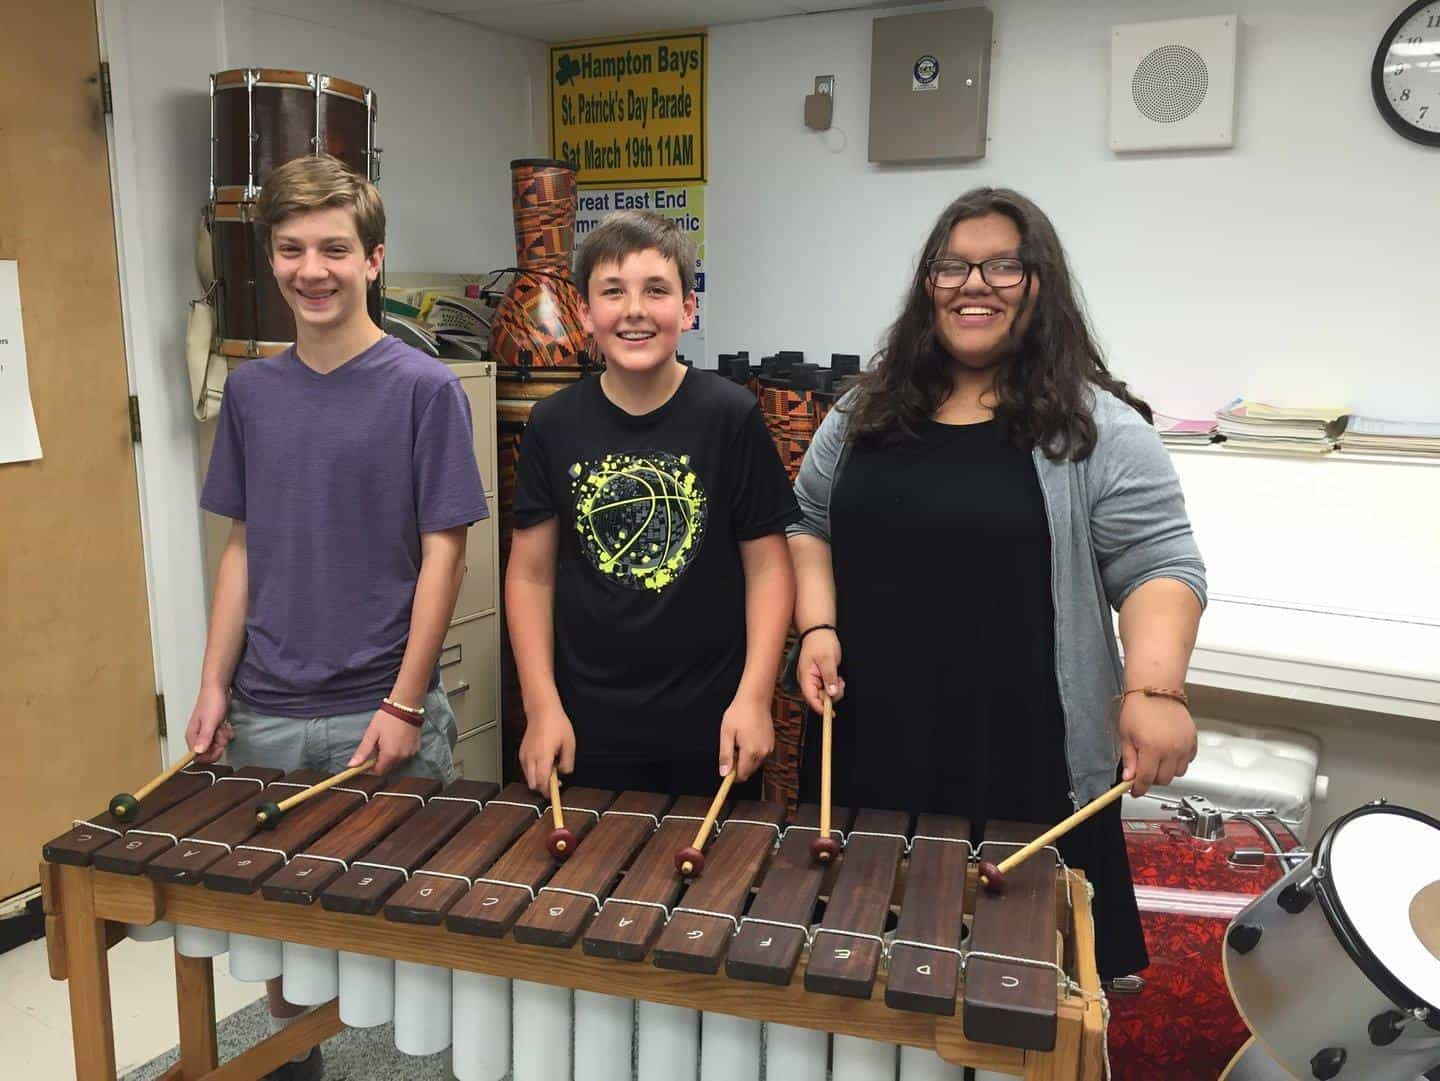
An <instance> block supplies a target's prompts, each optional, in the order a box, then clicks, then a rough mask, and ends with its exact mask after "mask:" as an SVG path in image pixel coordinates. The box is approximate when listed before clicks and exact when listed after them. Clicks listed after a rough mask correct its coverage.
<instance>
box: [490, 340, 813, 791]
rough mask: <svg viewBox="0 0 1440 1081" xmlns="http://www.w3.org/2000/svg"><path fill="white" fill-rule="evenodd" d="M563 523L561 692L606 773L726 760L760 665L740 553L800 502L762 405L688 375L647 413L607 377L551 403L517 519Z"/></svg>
mask: <svg viewBox="0 0 1440 1081" xmlns="http://www.w3.org/2000/svg"><path fill="white" fill-rule="evenodd" d="M552 516H558V517H559V520H560V521H559V533H560V543H559V554H558V566H557V567H556V575H555V683H556V687H557V689H558V690H559V692H560V699H561V701H562V702H563V703H564V705H565V710H566V713H567V714H568V715H569V717H570V721H571V723H572V724H573V725H574V726H575V736H576V742H577V751H578V753H579V755H580V756H581V757H582V758H584V759H586V760H587V761H590V762H598V761H605V760H608V761H646V760H649V761H655V760H658V759H669V758H672V757H675V756H677V755H684V754H694V753H695V751H696V750H697V749H700V750H703V752H704V753H705V754H706V755H707V756H711V757H713V755H714V750H715V745H716V742H717V739H718V734H719V725H720V718H721V715H722V714H723V713H724V712H725V710H726V708H727V707H728V706H729V705H730V702H731V700H732V699H733V698H734V695H735V691H736V689H737V688H738V686H739V684H740V676H741V674H742V672H743V671H744V667H745V574H744V567H743V565H742V564H741V560H740V542H741V541H746V540H753V539H756V538H758V537H763V536H766V535H767V534H771V533H779V532H782V531H783V530H784V528H785V526H787V525H788V524H790V523H791V522H793V521H796V520H798V519H799V517H800V509H799V506H798V505H797V504H796V502H795V496H794V493H793V492H791V490H790V482H789V480H788V479H787V478H786V476H785V469H784V467H783V466H782V465H781V464H780V456H779V454H778V453H777V452H776V450H775V445H774V443H773V442H772V441H771V439H770V436H769V433H768V432H767V431H766V429H765V422H764V420H763V419H762V418H761V416H760V409H759V406H758V405H757V404H756V401H755V398H754V396H753V395H751V394H749V393H748V392H746V391H745V390H744V389H743V388H741V387H738V386H735V385H734V384H732V383H729V382H727V381H725V380H723V379H718V378H716V377H715V376H714V374H713V373H710V372H704V371H696V370H694V369H687V371H686V373H685V377H684V379H683V380H682V382H681V383H680V386H679V388H678V389H677V390H676V391H675V393H674V395H673V396H672V397H671V398H670V400H669V401H668V402H666V403H665V404H664V405H662V406H661V407H660V408H659V409H656V410H655V411H654V412H651V413H647V414H645V415H643V416H632V415H631V414H629V413H626V412H625V411H624V410H622V409H620V408H619V407H618V406H616V405H615V404H614V403H612V402H611V401H610V400H609V399H608V398H607V397H605V394H604V392H603V391H602V390H601V388H600V380H599V379H583V380H581V381H580V382H579V383H577V384H576V385H575V386H573V387H570V388H568V389H566V390H564V391H562V392H560V393H559V394H556V395H555V396H553V397H551V398H549V399H546V400H545V401H542V402H539V403H538V404H537V405H536V406H535V410H534V412H533V413H532V414H531V419H530V424H529V427H527V428H526V430H525V435H524V438H523V439H522V441H521V444H520V460H519V465H518V467H517V473H516V491H515V524H516V526H517V528H522V529H523V528H526V527H528V526H533V525H535V524H537V523H539V522H543V521H545V520H546V519H548V518H550V517H552Z"/></svg>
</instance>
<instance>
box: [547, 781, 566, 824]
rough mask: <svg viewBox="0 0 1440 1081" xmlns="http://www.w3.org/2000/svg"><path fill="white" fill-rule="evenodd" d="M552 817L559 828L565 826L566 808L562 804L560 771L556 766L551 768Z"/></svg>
mask: <svg viewBox="0 0 1440 1081" xmlns="http://www.w3.org/2000/svg"><path fill="white" fill-rule="evenodd" d="M550 817H551V818H552V819H553V820H554V822H555V828H556V829H557V830H563V829H564V828H565V810H564V808H562V807H561V806H560V771H559V770H557V769H555V768H554V767H551V769H550Z"/></svg>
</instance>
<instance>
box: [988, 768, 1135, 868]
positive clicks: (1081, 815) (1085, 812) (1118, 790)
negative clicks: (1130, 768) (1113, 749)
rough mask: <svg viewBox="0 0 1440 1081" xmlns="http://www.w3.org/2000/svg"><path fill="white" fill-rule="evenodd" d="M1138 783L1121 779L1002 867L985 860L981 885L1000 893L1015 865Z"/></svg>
mask: <svg viewBox="0 0 1440 1081" xmlns="http://www.w3.org/2000/svg"><path fill="white" fill-rule="evenodd" d="M1134 783H1135V782H1134V781H1121V782H1120V783H1119V784H1117V785H1116V786H1115V787H1114V788H1112V789H1110V791H1108V792H1106V793H1105V794H1104V795H1103V796H1100V797H1099V798H1098V799H1094V800H1091V801H1090V802H1089V803H1087V804H1086V805H1085V806H1084V807H1081V808H1080V809H1079V810H1078V811H1076V812H1075V813H1074V814H1073V815H1071V816H1070V817H1069V818H1067V819H1065V820H1064V821H1063V822H1059V823H1057V824H1056V825H1054V826H1051V827H1050V828H1049V829H1048V830H1046V831H1045V832H1044V833H1042V834H1041V835H1040V836H1039V837H1036V838H1035V840H1033V841H1031V842H1030V843H1029V844H1028V845H1026V846H1025V847H1024V848H1022V849H1020V850H1019V851H1017V852H1014V853H1012V854H1011V855H1009V856H1006V857H1005V859H1004V860H1002V861H1001V862H1000V865H999V866H998V867H997V866H995V865H994V864H991V863H990V862H989V861H981V863H980V884H981V885H982V886H984V887H985V888H986V889H988V890H991V891H993V892H999V891H1000V890H1003V889H1004V888H1005V876H1006V875H1007V874H1008V873H1009V872H1011V871H1013V870H1015V868H1017V867H1019V866H1020V865H1021V864H1022V863H1024V862H1025V861H1026V860H1028V859H1029V858H1030V857H1031V856H1033V855H1035V853H1036V852H1039V851H1040V850H1041V849H1042V848H1044V847H1045V846H1046V845H1048V844H1051V843H1053V842H1054V841H1056V840H1058V839H1059V838H1061V837H1064V836H1065V834H1067V833H1069V832H1070V831H1071V830H1073V829H1074V828H1075V827H1076V826H1078V825H1080V823H1082V822H1084V821H1086V820H1087V819H1089V818H1093V817H1094V816H1095V815H1097V814H1099V813H1100V812H1101V811H1103V810H1104V809H1105V808H1106V807H1109V806H1110V804H1112V803H1114V802H1115V801H1116V800H1117V799H1119V798H1120V797H1121V796H1123V795H1124V794H1125V793H1126V792H1129V791H1130V787H1131V785H1133V784H1134Z"/></svg>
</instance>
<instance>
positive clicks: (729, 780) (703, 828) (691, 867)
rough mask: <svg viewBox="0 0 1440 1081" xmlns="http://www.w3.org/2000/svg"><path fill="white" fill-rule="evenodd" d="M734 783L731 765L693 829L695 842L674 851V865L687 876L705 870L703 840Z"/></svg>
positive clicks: (708, 833)
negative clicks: (696, 828) (697, 826)
mask: <svg viewBox="0 0 1440 1081" xmlns="http://www.w3.org/2000/svg"><path fill="white" fill-rule="evenodd" d="M734 783H735V770H734V768H733V767H732V768H731V770H730V772H729V773H727V774H725V779H724V780H723V781H721V782H720V791H718V792H716V793H715V799H714V800H713V801H712V802H711V804H710V810H708V811H707V812H705V821H704V822H701V823H700V828H699V829H698V830H696V831H695V843H694V844H692V845H691V846H690V847H689V848H682V849H681V850H680V851H679V852H677V853H675V867H676V869H677V870H678V871H679V872H680V873H681V874H682V875H685V876H686V877H687V878H688V877H689V876H690V875H698V874H699V873H700V872H701V871H703V870H705V854H704V853H703V852H702V851H701V849H702V848H704V847H705V841H706V840H707V839H708V838H709V836H710V830H711V829H713V828H714V826H715V819H716V818H718V817H719V815H720V808H721V807H723V806H724V805H725V797H726V796H728V795H730V786H731V785H733V784H734Z"/></svg>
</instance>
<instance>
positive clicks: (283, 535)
mask: <svg viewBox="0 0 1440 1081" xmlns="http://www.w3.org/2000/svg"><path fill="white" fill-rule="evenodd" d="M256 209H257V216H258V219H259V225H258V231H259V239H260V241H261V243H262V245H263V246H264V248H265V250H266V251H267V252H268V253H269V257H270V263H271V267H272V269H273V270H274V273H275V280H276V282H277V283H278V285H279V287H280V292H281V294H282V295H283V296H284V298H285V302H286V303H287V304H288V305H289V306H290V308H291V310H292V311H293V312H294V313H295V338H296V341H295V345H294V347H292V348H290V349H286V350H285V351H284V352H282V353H279V354H277V355H275V356H271V357H262V358H259V359H255V360H249V361H247V362H246V363H245V364H244V365H242V366H241V367H240V368H239V369H238V370H237V371H236V372H235V373H234V374H233V375H231V376H230V379H229V381H228V382H227V384H226V387H225V398H224V401H223V403H222V405H221V410H220V419H219V431H218V432H217V434H216V438H215V448H214V451H213V452H212V455H211V458H210V470H209V474H208V475H207V477H206V480H205V487H204V491H203V493H202V494H201V498H200V504H201V506H203V507H204V508H205V509H206V510H208V511H211V512H212V513H215V514H220V515H224V516H225V517H227V518H231V519H233V522H232V524H231V527H230V537H229V540H228V542H227V543H226V546H225V550H224V553H223V554H222V555H221V557H220V565H219V568H218V569H217V571H216V575H215V591H214V599H213V602H212V605H211V612H210V629H209V636H208V638H207V641H206V645H205V660H204V667H203V669H202V673H201V685H200V693H199V697H198V698H197V700H196V703H195V709H194V712H193V713H192V714H191V716H190V724H189V728H188V729H187V731H186V741H187V742H188V743H189V745H190V747H192V748H193V749H194V750H195V751H196V752H198V754H197V760H198V761H201V762H210V761H214V760H215V759H216V758H218V757H219V756H220V755H221V754H222V753H227V757H228V760H229V761H230V762H231V763H232V764H234V765H248V764H256V765H266V766H274V767H278V768H281V769H285V770H294V769H300V768H310V769H318V770H324V771H327V772H334V771H337V770H339V769H343V768H345V767H346V766H351V765H357V764H359V763H361V762H363V761H365V760H366V759H367V758H369V757H370V756H372V755H373V756H375V757H377V758H378V762H377V764H376V766H375V770H374V772H375V773H377V774H381V775H384V774H387V773H408V774H412V775H417V776H429V777H436V778H438V779H440V780H442V781H449V780H451V779H452V778H453V776H454V772H455V770H454V760H453V758H452V749H453V747H454V743H455V719H454V715H453V714H452V713H451V711H450V706H449V702H448V701H447V700H446V697H445V691H444V689H443V688H442V687H441V686H440V678H439V670H438V668H437V665H436V661H437V658H438V657H439V653H440V648H441V644H442V641H443V639H444V637H445V632H446V629H447V628H448V626H449V623H450V617H451V614H452V612H453V610H454V607H455V597H456V594H457V593H458V591H459V588H460V581H461V578H462V577H463V575H464V573H465V533H466V527H467V526H469V525H470V524H471V523H473V522H475V521H477V520H479V519H481V518H484V517H486V515H487V513H488V511H487V509H486V506H485V496H484V489H483V485H482V482H481V479H480V472H479V467H478V466H477V465H476V462H475V454H474V446H473V437H472V430H471V418H470V412H469V406H468V404H467V402H466V398H465V395H464V393H463V392H462V391H461V389H460V385H459V380H458V379H457V378H456V376H455V375H454V373H453V372H451V371H450V370H449V369H448V368H447V367H446V366H445V365H444V364H441V363H440V362H439V361H436V360H433V359H431V358H429V357H426V356H424V355H423V354H421V353H420V352H418V351H416V350H414V349H412V348H410V347H409V346H407V345H404V344H403V343H401V342H399V341H397V340H396V339H395V338H392V337H390V336H388V335H387V334H385V332H384V331H382V330H381V329H380V328H379V327H377V326H376V325H375V323H374V322H373V321H372V320H371V318H370V316H369V313H368V311H367V309H366V290H367V288H368V287H369V285H370V284H371V283H372V282H373V281H375V279H376V277H377V276H378V275H379V273H380V266H381V262H382V260H383V257H384V237H385V211H384V207H383V206H382V204H381V202H380V196H379V193H378V192H377V191H376V190H375V188H374V186H373V185H372V184H370V183H369V182H368V181H367V180H365V179H363V178H362V177H360V176H357V175H356V174H355V173H353V172H350V171H349V170H348V169H347V168H346V167H345V166H344V165H343V164H341V163H340V162H339V161H337V160H336V159H334V158H329V157H308V158H299V159H296V160H294V161H291V162H289V163H287V164H286V165H284V166H282V167H280V168H279V169H277V170H276V171H275V172H274V173H273V174H272V176H271V177H270V179H269V180H268V181H267V182H266V184H265V187H264V189H263V190H262V191H261V193H260V198H259V202H258V203H257V208H256ZM279 983H280V981H279V980H278V979H277V980H271V981H270V982H269V985H268V990H269V999H270V1009H271V1015H272V1018H273V1020H272V1027H274V1028H275V1029H277V1030H278V1029H279V1028H282V1027H284V1024H285V1023H286V1022H287V1021H288V1020H292V1019H293V1018H294V1017H295V1016H298V1015H299V1013H300V1012H301V1011H300V1010H299V1009H298V1008H297V1007H294V1006H291V1005H290V1004H288V1003H286V1002H284V1000H283V999H282V998H281V996H280V987H279ZM322 1069H323V1067H322V1065H321V1061H320V1053H319V1048H315V1049H314V1050H313V1051H312V1052H310V1053H309V1055H308V1057H306V1058H303V1059H302V1060H301V1061H299V1062H294V1063H290V1064H287V1065H286V1066H284V1067H282V1068H281V1069H280V1070H278V1071H276V1072H275V1073H273V1074H271V1075H270V1076H271V1077H272V1078H284V1079H301V1078H314V1077H319V1076H320V1073H321V1071H322Z"/></svg>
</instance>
